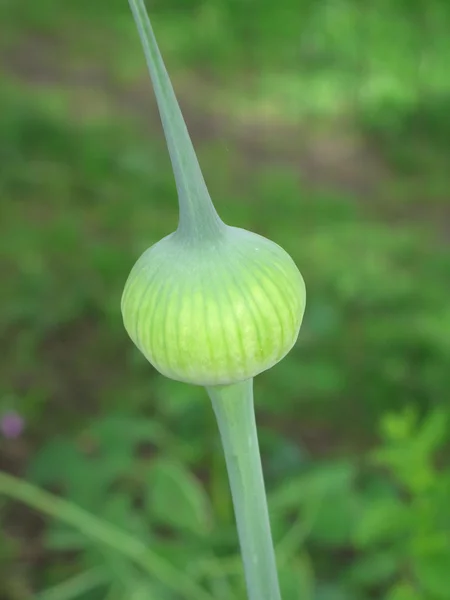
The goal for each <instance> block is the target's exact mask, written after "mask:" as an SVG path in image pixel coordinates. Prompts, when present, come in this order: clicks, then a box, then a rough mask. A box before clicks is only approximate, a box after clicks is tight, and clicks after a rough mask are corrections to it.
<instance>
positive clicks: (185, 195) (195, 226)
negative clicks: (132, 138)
mask: <svg viewBox="0 0 450 600" xmlns="http://www.w3.org/2000/svg"><path fill="white" fill-rule="evenodd" d="M129 3H130V7H131V10H132V12H133V16H134V20H135V22H136V26H137V29H138V31H139V35H140V38H141V42H142V45H143V48H144V53H145V58H146V60H147V66H148V70H149V72H150V78H151V80H152V83H153V89H154V91H155V96H156V101H157V103H158V108H159V114H160V116H161V122H162V125H163V128H164V134H165V136H166V141H167V146H168V148H169V154H170V159H171V161H172V167H173V171H174V175H175V181H176V185H177V190H178V198H179V204H180V222H179V225H178V233H179V235H181V236H183V237H184V238H191V239H192V238H194V237H195V238H196V239H213V240H214V239H217V237H218V235H220V233H221V231H222V228H223V222H222V221H221V219H220V218H219V216H218V214H217V212H216V210H215V208H214V205H213V203H212V201H211V198H210V196H209V192H208V189H207V187H206V184H205V180H204V179H203V175H202V172H201V169H200V165H199V163H198V160H197V156H196V154H195V150H194V147H193V145H192V141H191V138H190V136H189V132H188V130H187V127H186V123H185V122H184V119H183V115H182V113H181V110H180V107H179V105H178V102H177V99H176V96H175V92H174V90H173V87H172V84H171V82H170V78H169V75H168V73H167V70H166V67H165V65H164V61H163V59H162V56H161V53H160V51H159V48H158V44H157V42H156V38H155V34H154V32H153V28H152V25H151V23H150V19H149V17H148V14H147V11H146V8H145V4H144V0H129Z"/></svg>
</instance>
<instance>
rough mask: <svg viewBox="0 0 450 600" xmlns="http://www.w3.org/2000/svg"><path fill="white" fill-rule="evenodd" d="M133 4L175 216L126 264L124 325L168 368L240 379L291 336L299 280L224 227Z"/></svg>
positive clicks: (186, 374)
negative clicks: (173, 187)
mask: <svg viewBox="0 0 450 600" xmlns="http://www.w3.org/2000/svg"><path fill="white" fill-rule="evenodd" d="M135 4H136V3H132V9H133V12H134V16H135V18H136V22H137V24H138V28H139V31H140V34H141V38H142V41H143V45H144V50H145V53H146V57H147V63H148V66H149V70H150V75H151V78H152V80H153V85H154V88H155V93H156V98H157V101H158V105H159V110H160V114H161V120H162V123H163V127H164V130H165V134H166V139H167V143H168V146H169V153H170V156H171V160H172V164H173V167H174V173H175V179H176V183H177V189H178V195H179V204H180V221H179V226H178V229H177V230H176V231H175V232H174V233H172V234H170V235H168V236H167V237H165V238H164V239H162V240H161V241H160V242H158V243H156V244H155V245H153V246H152V247H150V248H149V249H148V250H147V251H146V252H144V254H143V255H142V256H141V257H140V258H139V260H138V261H137V263H136V264H135V266H134V267H133V269H132V271H131V273H130V276H129V278H128V280H127V283H126V285H125V290H124V293H123V296H122V314H123V319H124V324H125V328H126V330H127V332H128V334H129V335H130V337H131V339H132V340H133V342H134V343H135V344H136V346H137V347H138V348H139V349H140V350H141V352H142V353H143V354H144V356H145V357H146V358H147V359H148V360H149V362H150V363H151V364H152V365H153V366H154V367H155V368H156V369H157V370H158V371H160V372H161V373H162V374H163V375H166V376H167V377H170V378H172V379H176V380H179V381H184V382H187V383H193V384H196V385H203V386H213V385H221V384H230V383H234V382H237V381H241V380H244V379H249V378H251V377H254V376H255V375H257V374H258V373H260V372H262V371H264V370H266V369H268V368H270V367H272V366H273V365H274V364H276V363H277V362H278V361H279V360H281V359H282V358H283V357H284V356H285V355H286V354H287V352H289V350H290V349H291V348H292V346H293V345H294V343H295V341H296V339H297V336H298V333H299V329H300V325H301V322H302V318H303V313H304V309H305V285H304V282H303V279H302V276H301V275H300V272H299V271H298V269H297V267H296V265H295V263H294V262H293V260H292V259H291V258H290V256H289V255H288V254H287V253H286V252H285V251H284V250H283V249H282V248H280V246H278V245H277V244H275V243H273V242H271V241H269V240H267V239H266V238H264V237H262V236H260V235H257V234H255V233H251V232H249V231H246V230H244V229H238V228H236V227H229V226H227V225H225V224H224V223H223V222H222V221H221V219H220V218H219V216H218V215H217V213H216V211H215V209H214V206H213V204H212V202H211V199H210V197H209V194H208V191H207V188H206V185H205V182H204V180H203V177H202V174H201V171H200V167H199V165H198V161H197V158H196V155H195V151H194V149H193V146H192V143H191V141H190V138H189V134H188V132H187V129H186V126H185V123H184V120H183V117H182V115H181V111H180V109H179V107H178V103H177V101H176V98H175V95H174V92H173V89H172V86H171V84H170V80H169V77H168V75H167V72H166V70H165V68H164V64H163V61H162V58H161V55H160V53H159V50H158V46H157V44H156V40H155V38H154V35H153V31H152V28H151V25H150V22H149V20H148V17H147V15H146V13H145V9H144V7H143V3H137V4H138V7H137V8H135V7H134V6H135ZM140 6H142V10H141V9H140ZM142 23H144V24H145V25H144V26H143V25H142Z"/></svg>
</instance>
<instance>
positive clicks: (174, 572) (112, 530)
mask: <svg viewBox="0 0 450 600" xmlns="http://www.w3.org/2000/svg"><path fill="white" fill-rule="evenodd" d="M0 494H5V495H6V496H9V497H10V498H14V499H15V500H19V501H20V502H23V503H24V504H27V505H28V506H31V507H32V508H34V509H36V510H39V511H40V512H42V513H44V514H47V515H49V516H50V517H52V518H54V519H58V520H59V521H61V522H63V523H66V524H67V525H70V526H72V527H73V528H74V529H77V530H78V531H80V532H81V533H82V534H84V535H85V536H86V537H87V538H90V539H92V540H95V541H97V542H100V543H101V544H104V545H106V546H109V547H110V548H113V549H114V550H115V551H117V552H118V553H120V554H121V555H122V556H126V557H127V558H129V559H130V560H132V561H133V562H134V563H135V564H136V565H139V566H140V567H141V568H142V569H144V571H146V572H147V573H148V574H149V575H151V576H152V577H155V578H156V579H158V580H159V581H161V582H163V583H165V584H166V585H167V587H168V588H170V589H171V590H173V591H175V592H177V593H179V594H180V597H181V598H186V599H187V598H189V599H192V598H195V600H213V598H212V596H211V595H210V594H209V593H207V592H206V591H204V590H203V589H202V588H201V587H199V586H198V585H197V584H196V583H195V582H194V581H192V580H191V579H190V578H189V577H188V576H187V575H185V574H184V573H182V572H180V571H178V569H176V568H175V567H173V566H172V565H171V564H170V563H168V562H167V561H165V560H164V559H162V558H160V557H159V556H158V554H156V553H155V552H153V551H152V550H150V549H149V548H148V547H147V546H146V545H145V544H144V543H143V542H141V541H140V540H138V539H136V538H134V537H133V536H131V535H129V534H128V533H126V532H124V531H122V530H121V529H118V528H117V527H114V526H113V525H110V524H109V523H106V522H105V521H102V520H101V519H99V518H98V517H96V516H95V515H92V514H90V513H88V512H87V511H85V510H83V509H82V508H79V507H78V506H76V505H74V504H72V503H71V502H68V501H67V500H64V499H62V498H58V497H57V496H54V495H53V494H49V493H48V492H45V491H44V490H40V489H39V488H37V487H36V486H34V485H32V484H30V483H27V482H26V481H22V480H21V479H17V478H16V477H13V476H12V475H8V474H7V473H3V472H1V471H0Z"/></svg>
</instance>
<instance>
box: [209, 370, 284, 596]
mask: <svg viewBox="0 0 450 600" xmlns="http://www.w3.org/2000/svg"><path fill="white" fill-rule="evenodd" d="M208 394H209V396H210V398H211V401H212V404H213V408H214V412H215V414H216V418H217V423H218V425H219V430H220V435H221V438H222V445H223V449H224V452H225V460H226V463H227V469H228V476H229V479H230V486H231V493H232V496H233V504H234V511H235V515H236V521H237V527H238V533H239V541H240V546H241V553H242V558H243V562H244V570H245V578H246V583H247V590H248V596H249V600H281V595H280V588H279V584H278V575H277V568H276V560H275V552H274V549H273V542H272V534H271V531H270V522H269V512H268V508H267V499H266V492H265V488H264V478H263V471H262V465H261V457H260V453H259V446H258V435H257V431H256V422H255V411H254V406H253V379H249V380H247V381H243V382H240V383H236V384H232V385H228V386H218V387H210V388H208Z"/></svg>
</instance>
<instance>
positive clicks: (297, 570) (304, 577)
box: [279, 556, 314, 600]
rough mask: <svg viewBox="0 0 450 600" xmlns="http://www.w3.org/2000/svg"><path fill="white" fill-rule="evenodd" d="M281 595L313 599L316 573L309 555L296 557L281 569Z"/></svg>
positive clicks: (283, 596)
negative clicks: (313, 570)
mask: <svg viewBox="0 0 450 600" xmlns="http://www.w3.org/2000/svg"><path fill="white" fill-rule="evenodd" d="M279 576H280V588H281V597H282V598H289V599H291V600H313V598H314V574H313V572H312V568H311V564H310V561H309V560H308V558H307V556H302V557H300V558H296V559H295V560H294V561H292V562H291V563H290V564H288V565H286V566H284V567H281V568H280V569H279Z"/></svg>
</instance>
